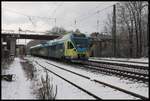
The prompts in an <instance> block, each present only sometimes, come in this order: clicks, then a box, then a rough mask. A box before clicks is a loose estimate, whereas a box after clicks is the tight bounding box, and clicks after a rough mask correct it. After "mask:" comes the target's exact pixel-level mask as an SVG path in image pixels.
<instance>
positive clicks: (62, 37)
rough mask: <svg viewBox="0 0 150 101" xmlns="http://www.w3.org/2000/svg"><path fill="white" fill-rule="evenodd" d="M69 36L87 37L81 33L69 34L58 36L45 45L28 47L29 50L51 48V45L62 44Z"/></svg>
mask: <svg viewBox="0 0 150 101" xmlns="http://www.w3.org/2000/svg"><path fill="white" fill-rule="evenodd" d="M70 36H73V37H87V36H86V35H85V34H83V33H69V34H66V35H64V36H60V37H58V38H56V39H54V40H51V41H47V43H46V44H38V45H36V46H32V47H30V49H32V48H38V47H46V46H52V45H56V44H61V43H63V42H64V40H66V39H68V38H70Z"/></svg>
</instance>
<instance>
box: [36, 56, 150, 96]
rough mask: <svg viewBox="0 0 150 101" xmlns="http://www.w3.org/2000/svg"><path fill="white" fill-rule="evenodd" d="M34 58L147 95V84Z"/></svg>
mask: <svg viewBox="0 0 150 101" xmlns="http://www.w3.org/2000/svg"><path fill="white" fill-rule="evenodd" d="M34 59H36V60H38V59H39V60H40V61H42V60H44V61H48V62H50V63H54V64H57V65H58V66H61V67H62V66H63V68H66V69H69V70H72V71H75V72H77V73H80V74H83V75H86V76H89V77H90V78H91V79H97V80H100V81H104V82H106V83H109V84H112V85H116V86H118V87H120V88H123V89H127V90H129V91H131V92H135V93H137V94H140V95H143V96H146V97H149V85H147V84H144V83H138V82H134V81H129V80H126V79H124V78H119V77H116V76H109V75H104V74H101V73H95V72H91V71H89V70H86V69H83V68H76V67H73V66H70V65H65V64H62V63H58V62H55V61H49V60H45V59H41V58H37V57H36V58H34ZM85 86H86V85H85ZM112 96H113V95H112Z"/></svg>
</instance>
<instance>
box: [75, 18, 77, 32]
mask: <svg viewBox="0 0 150 101" xmlns="http://www.w3.org/2000/svg"><path fill="white" fill-rule="evenodd" d="M74 24H75V30H76V29H77V28H76V27H77V26H76V24H77V21H76V20H75V21H74Z"/></svg>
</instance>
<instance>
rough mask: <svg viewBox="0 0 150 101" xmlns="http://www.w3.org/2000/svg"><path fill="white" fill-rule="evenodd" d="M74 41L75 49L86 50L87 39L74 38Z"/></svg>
mask: <svg viewBox="0 0 150 101" xmlns="http://www.w3.org/2000/svg"><path fill="white" fill-rule="evenodd" d="M74 41H75V44H76V45H77V47H79V48H86V47H87V45H88V40H87V39H78V38H74Z"/></svg>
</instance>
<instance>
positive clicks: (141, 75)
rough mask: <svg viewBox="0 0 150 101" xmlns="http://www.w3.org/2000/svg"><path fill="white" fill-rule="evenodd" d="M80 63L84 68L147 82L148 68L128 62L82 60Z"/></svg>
mask: <svg viewBox="0 0 150 101" xmlns="http://www.w3.org/2000/svg"><path fill="white" fill-rule="evenodd" d="M80 64H82V65H83V67H85V68H91V69H95V70H99V71H102V72H105V73H109V74H116V75H119V76H123V77H127V78H132V79H136V80H138V81H142V82H149V68H148V67H145V66H136V65H129V64H118V63H110V62H99V61H91V60H90V61H82V62H80Z"/></svg>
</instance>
